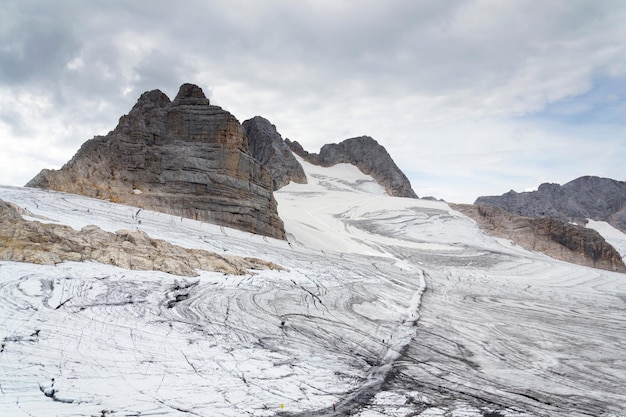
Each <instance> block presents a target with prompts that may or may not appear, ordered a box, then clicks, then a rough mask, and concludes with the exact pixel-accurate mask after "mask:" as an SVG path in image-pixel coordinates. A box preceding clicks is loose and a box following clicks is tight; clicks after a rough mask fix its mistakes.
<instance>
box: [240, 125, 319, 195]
mask: <svg viewBox="0 0 626 417" xmlns="http://www.w3.org/2000/svg"><path fill="white" fill-rule="evenodd" d="M242 126H243V128H244V130H245V131H246V136H247V137H248V148H249V149H250V152H251V153H252V156H254V157H255V158H256V160H257V161H259V163H261V165H263V166H264V167H266V168H267V169H269V171H270V174H271V175H272V183H273V187H274V190H278V189H279V188H282V187H284V186H285V185H287V184H289V182H291V181H293V182H295V183H297V184H306V182H307V179H306V174H305V173H304V169H303V168H302V165H300V163H299V162H298V160H297V159H296V158H295V157H294V156H293V153H292V152H291V150H290V149H289V147H288V146H287V145H286V144H285V142H284V141H283V138H282V137H281V136H280V133H278V131H277V130H276V126H274V125H273V124H271V123H270V122H269V121H268V120H267V119H264V118H263V117H261V116H255V117H253V118H252V119H248V120H246V121H244V122H243V123H242Z"/></svg>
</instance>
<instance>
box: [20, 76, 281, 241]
mask: <svg viewBox="0 0 626 417" xmlns="http://www.w3.org/2000/svg"><path fill="white" fill-rule="evenodd" d="M26 186H27V187H38V188H46V189H53V190H58V191H64V192H69V193H74V194H82V195H86V196H89V197H97V198H101V199H110V200H112V201H115V202H120V203H125V204H129V205H133V206H137V207H142V208H146V209H151V210H157V211H161V212H165V213H168V214H174V215H179V216H183V217H188V218H192V219H196V220H202V221H207V222H210V223H215V224H219V225H224V226H229V227H234V228H237V229H240V230H244V231H249V232H252V233H257V234H262V235H267V236H272V237H276V238H279V239H284V238H285V232H284V227H283V223H282V221H281V220H280V218H279V217H278V212H277V204H276V201H275V200H274V196H273V194H272V178H271V176H270V173H269V171H268V170H267V169H266V168H265V167H263V166H262V165H261V164H260V163H259V162H258V161H257V160H256V159H255V158H254V157H253V156H252V155H251V153H250V152H249V149H248V143H247V140H246V136H245V133H244V130H243V128H242V126H241V125H240V124H239V122H238V121H237V119H236V118H235V117H234V116H233V115H231V114H230V113H228V112H227V111H224V110H223V109H222V108H220V107H217V106H213V105H210V103H209V100H208V99H207V98H206V97H205V95H204V93H203V92H202V89H200V87H198V86H195V85H192V84H183V85H182V86H181V87H180V90H179V92H178V95H177V96H176V98H175V99H174V101H173V102H171V101H170V100H169V98H168V97H167V96H166V95H165V94H163V93H162V92H161V91H159V90H153V91H149V92H146V93H144V94H142V96H141V97H140V98H139V100H138V101H137V104H135V106H134V107H133V108H132V110H131V111H130V112H129V113H128V114H127V115H125V116H122V117H121V118H120V120H119V124H118V125H117V127H116V128H115V130H113V131H111V132H110V133H109V134H108V135H106V136H97V137H95V138H93V139H91V140H89V141H87V142H86V143H84V144H83V146H82V147H81V148H80V150H79V151H78V152H77V153H76V155H75V156H74V157H73V158H72V159H71V160H70V161H69V162H68V163H66V164H65V165H64V166H63V167H62V168H61V169H60V170H43V171H41V172H40V173H39V174H38V175H37V176H36V177H35V178H33V179H32V180H31V181H30V182H29V183H28V184H27V185H26Z"/></svg>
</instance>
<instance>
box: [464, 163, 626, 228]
mask: <svg viewBox="0 0 626 417" xmlns="http://www.w3.org/2000/svg"><path fill="white" fill-rule="evenodd" d="M474 204H477V205H490V206H496V207H500V208H502V209H504V210H507V211H509V212H511V213H513V214H517V215H520V216H526V217H552V218H557V219H561V220H564V221H570V222H579V223H583V224H584V223H586V221H587V219H592V220H600V221H606V222H607V223H609V224H611V225H612V226H614V227H616V228H617V229H619V230H621V231H622V232H626V182H624V181H618V180H614V179H611V178H602V177H597V176H591V175H587V176H582V177H579V178H576V179H574V180H572V181H569V182H568V183H566V184H564V185H559V184H554V183H543V184H541V185H540V186H539V187H538V189H537V190H536V191H530V192H523V193H517V192H515V191H513V190H511V191H509V192H507V193H504V194H502V195H500V196H482V197H478V198H477V199H476V201H475V202H474Z"/></svg>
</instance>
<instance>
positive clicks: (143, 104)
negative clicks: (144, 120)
mask: <svg viewBox="0 0 626 417" xmlns="http://www.w3.org/2000/svg"><path fill="white" fill-rule="evenodd" d="M170 103H171V101H170V99H169V97H168V96H167V95H165V94H164V93H163V92H162V91H161V90H151V91H146V92H145V93H143V94H142V95H141V96H140V97H139V100H137V103H135V105H134V106H133V108H132V109H131V111H130V112H131V113H137V112H141V113H145V112H149V111H151V110H154V109H160V108H163V107H165V106H167V105H168V104H170Z"/></svg>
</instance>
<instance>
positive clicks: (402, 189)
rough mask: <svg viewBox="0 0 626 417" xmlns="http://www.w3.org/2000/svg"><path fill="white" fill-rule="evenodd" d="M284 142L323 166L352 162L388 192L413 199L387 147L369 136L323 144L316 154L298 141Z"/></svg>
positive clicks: (309, 159)
mask: <svg viewBox="0 0 626 417" xmlns="http://www.w3.org/2000/svg"><path fill="white" fill-rule="evenodd" d="M285 143H287V145H288V146H289V148H291V150H292V151H293V152H294V153H295V154H296V155H299V156H300V157H302V158H303V159H304V160H306V161H308V162H310V163H312V164H315V165H321V166H323V167H330V166H333V165H336V164H340V163H349V164H353V165H355V166H357V167H358V168H359V169H360V170H361V171H362V172H363V173H364V174H367V175H371V176H372V177H373V178H374V179H375V180H376V181H378V183H379V184H380V185H382V186H383V187H385V189H386V190H387V193H388V194H389V195H391V196H394V197H410V198H417V194H415V191H413V189H412V188H411V183H410V182H409V180H408V178H407V177H406V175H404V173H403V172H402V171H401V170H400V168H398V166H397V165H396V163H395V162H394V161H393V159H391V156H390V155H389V153H388V152H387V150H386V149H385V148H384V147H383V146H381V145H380V144H378V142H376V141H375V140H374V139H372V138H371V137H369V136H360V137H356V138H352V139H346V140H344V141H343V142H341V143H339V144H336V143H331V144H326V145H324V146H322V148H321V149H320V153H319V154H314V153H309V152H307V151H305V150H304V148H303V147H302V145H300V144H299V143H298V142H292V141H290V140H289V139H286V140H285Z"/></svg>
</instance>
